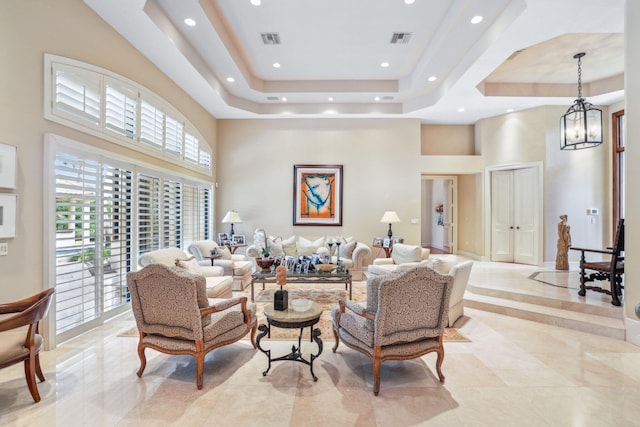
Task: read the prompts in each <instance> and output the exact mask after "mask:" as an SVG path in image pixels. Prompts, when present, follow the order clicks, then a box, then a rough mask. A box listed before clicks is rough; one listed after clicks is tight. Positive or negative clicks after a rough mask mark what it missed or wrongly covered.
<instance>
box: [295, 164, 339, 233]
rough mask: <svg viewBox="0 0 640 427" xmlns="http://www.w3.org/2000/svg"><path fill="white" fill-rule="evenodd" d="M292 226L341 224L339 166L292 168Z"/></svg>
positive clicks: (302, 166) (301, 166) (300, 166)
mask: <svg viewBox="0 0 640 427" xmlns="http://www.w3.org/2000/svg"><path fill="white" fill-rule="evenodd" d="M293 225H342V165H294V166H293Z"/></svg>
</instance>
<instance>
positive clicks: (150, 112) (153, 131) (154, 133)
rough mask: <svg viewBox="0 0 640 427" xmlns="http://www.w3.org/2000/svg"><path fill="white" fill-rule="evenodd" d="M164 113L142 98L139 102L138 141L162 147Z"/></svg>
mask: <svg viewBox="0 0 640 427" xmlns="http://www.w3.org/2000/svg"><path fill="white" fill-rule="evenodd" d="M163 140H164V113H163V112H162V111H160V110H159V109H157V108H156V107H155V106H154V105H153V104H150V103H148V102H147V101H145V100H144V99H143V100H142V101H141V103H140V142H143V143H145V144H147V145H150V146H152V147H155V148H162V141H163Z"/></svg>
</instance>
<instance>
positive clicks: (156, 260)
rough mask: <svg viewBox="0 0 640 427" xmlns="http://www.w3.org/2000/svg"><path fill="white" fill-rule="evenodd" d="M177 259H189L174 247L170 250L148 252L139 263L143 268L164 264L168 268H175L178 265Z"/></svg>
mask: <svg viewBox="0 0 640 427" xmlns="http://www.w3.org/2000/svg"><path fill="white" fill-rule="evenodd" d="M177 258H180V259H187V258H188V257H187V254H185V253H184V251H183V250H182V249H180V248H176V247H175V246H172V247H170V248H165V249H158V250H155V251H151V252H147V253H146V254H144V255H142V256H141V257H140V259H139V261H138V262H139V264H140V266H141V267H145V266H147V265H149V264H163V265H166V266H167V267H174V266H175V265H176V259H177Z"/></svg>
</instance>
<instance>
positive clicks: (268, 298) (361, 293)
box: [118, 281, 470, 342]
mask: <svg viewBox="0 0 640 427" xmlns="http://www.w3.org/2000/svg"><path fill="white" fill-rule="evenodd" d="M285 288H286V290H287V292H289V301H291V300H293V299H296V298H306V299H310V300H312V301H315V302H317V303H318V304H320V305H322V308H323V311H322V316H321V317H320V322H319V323H318V324H317V325H315V327H316V328H320V331H321V334H320V337H321V338H322V341H325V342H326V341H334V340H335V338H334V336H333V329H332V326H331V307H332V306H333V305H334V304H337V303H338V300H341V299H344V300H346V299H348V298H349V291H348V290H345V288H344V284H340V283H336V284H331V283H322V284H313V283H308V284H307V283H304V284H288V285H286V287H285ZM277 289H278V287H277V286H276V285H274V284H267V285H266V289H264V290H263V289H262V284H259V283H256V284H255V300H256V304H257V312H258V325H260V324H263V323H264V324H266V323H267V322H266V319H265V317H264V314H263V311H264V307H265V306H266V305H267V304H270V303H272V302H273V293H274V292H275V291H276V290H277ZM233 296H234V297H238V296H246V297H247V299H248V300H249V301H251V286H248V287H247V288H246V289H245V290H244V291H241V292H234V293H233ZM353 300H354V301H356V302H364V301H366V300H367V292H366V282H364V281H362V282H353ZM258 333H259V332H258ZM299 334H300V330H299V329H283V328H277V327H274V328H271V339H276V340H297V339H298V336H299ZM118 336H127V337H137V336H138V329H137V328H135V327H134V328H132V329H130V330H127V331H124V332H123V333H121V334H119V335H118ZM248 338H249V336H247V337H246V338H245V339H248ZM302 338H303V339H305V338H306V339H307V340H308V339H309V328H305V329H304V331H303V333H302ZM444 340H445V341H447V342H470V340H469V339H468V338H466V337H465V336H464V335H462V334H461V333H460V331H458V330H457V329H455V328H446V329H445V334H444Z"/></svg>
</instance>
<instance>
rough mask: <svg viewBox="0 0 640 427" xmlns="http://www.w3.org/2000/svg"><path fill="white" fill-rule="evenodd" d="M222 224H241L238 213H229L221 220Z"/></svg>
mask: <svg viewBox="0 0 640 427" xmlns="http://www.w3.org/2000/svg"><path fill="white" fill-rule="evenodd" d="M222 223H223V224H242V219H241V218H240V215H238V212H236V211H229V212H227V214H226V215H225V216H224V218H222Z"/></svg>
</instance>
